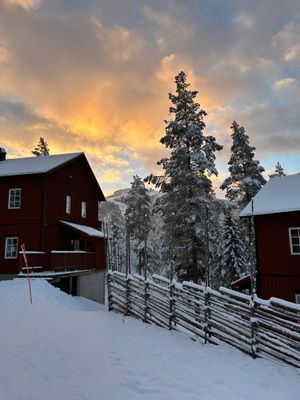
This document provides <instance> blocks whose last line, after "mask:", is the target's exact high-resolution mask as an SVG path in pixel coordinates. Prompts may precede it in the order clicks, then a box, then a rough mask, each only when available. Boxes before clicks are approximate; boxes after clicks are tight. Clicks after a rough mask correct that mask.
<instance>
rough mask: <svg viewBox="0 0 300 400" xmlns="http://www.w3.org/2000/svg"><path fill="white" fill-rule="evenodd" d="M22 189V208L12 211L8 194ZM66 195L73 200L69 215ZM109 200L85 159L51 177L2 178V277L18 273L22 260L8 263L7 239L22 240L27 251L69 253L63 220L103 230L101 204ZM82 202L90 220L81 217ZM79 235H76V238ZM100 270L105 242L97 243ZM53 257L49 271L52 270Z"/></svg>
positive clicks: (99, 241)
mask: <svg viewBox="0 0 300 400" xmlns="http://www.w3.org/2000/svg"><path fill="white" fill-rule="evenodd" d="M11 188H21V189H22V199H21V208H20V209H15V210H9V209H8V191H9V189H11ZM66 195H70V196H71V198H72V205H71V214H70V215H69V214H66V210H65V207H66ZM99 200H105V198H104V196H103V194H102V192H101V189H100V188H99V186H98V183H97V181H96V179H95V177H94V175H93V172H92V170H91V168H90V166H89V164H88V162H87V161H86V159H85V157H84V156H82V157H79V158H76V159H75V160H72V161H71V162H70V163H68V164H66V165H65V166H62V167H60V168H58V169H57V170H55V171H53V172H51V173H49V174H41V175H28V176H15V177H5V178H0V210H1V214H0V215H1V218H0V273H8V274H9V273H12V274H13V273H17V272H18V269H19V265H18V264H19V263H18V260H5V259H4V250H5V238H6V237H7V236H17V237H19V244H21V243H23V242H24V243H25V244H26V249H27V250H35V251H44V252H46V253H49V254H50V252H51V251H52V250H66V240H67V238H68V235H69V234H70V233H69V231H68V230H67V228H66V227H63V225H62V224H60V223H59V220H64V221H70V222H73V223H77V224H81V225H87V226H91V227H94V228H96V229H101V223H100V222H99V221H98V201H99ZM81 201H85V202H86V203H87V217H86V218H82V217H81ZM74 235H75V236H76V234H73V236H74ZM96 243H97V246H96V254H97V256H96V258H97V260H98V261H97V266H98V268H99V267H100V266H101V269H102V268H105V249H104V240H103V239H101V240H97V241H96ZM50 261H51V260H50V255H48V256H47V257H46V259H45V263H46V264H47V265H45V267H49V266H50Z"/></svg>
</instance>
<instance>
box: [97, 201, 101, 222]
mask: <svg viewBox="0 0 300 400" xmlns="http://www.w3.org/2000/svg"><path fill="white" fill-rule="evenodd" d="M98 221H101V201H98Z"/></svg>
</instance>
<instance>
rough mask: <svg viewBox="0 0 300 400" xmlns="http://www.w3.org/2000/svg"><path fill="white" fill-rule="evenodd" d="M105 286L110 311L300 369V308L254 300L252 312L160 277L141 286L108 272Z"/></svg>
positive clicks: (243, 304) (245, 300) (133, 278)
mask: <svg viewBox="0 0 300 400" xmlns="http://www.w3.org/2000/svg"><path fill="white" fill-rule="evenodd" d="M107 283H108V307H109V310H115V311H119V312H121V313H124V314H126V315H132V316H135V317H137V318H141V319H143V321H145V322H150V323H154V324H156V325H159V326H161V327H164V328H168V329H174V330H177V331H180V332H184V333H186V334H189V335H192V337H193V338H194V339H195V338H197V337H200V338H203V339H204V341H205V342H210V343H214V344H217V343H219V341H220V340H221V341H223V342H226V343H229V344H231V345H233V346H235V347H237V348H239V349H240V350H242V351H244V352H246V353H248V354H250V355H252V356H253V357H263V358H271V359H276V360H279V361H282V362H286V363H289V364H292V365H294V366H296V367H299V368H300V351H299V349H300V305H297V304H294V303H290V302H287V301H285V300H281V299H277V298H271V299H270V300H262V299H259V298H258V297H257V296H255V297H254V299H253V303H254V307H253V304H252V305H251V301H252V300H251V297H250V296H249V295H246V294H243V293H239V292H236V291H234V290H231V289H228V288H223V287H222V288H220V290H219V291H216V290H213V289H211V288H209V287H207V288H205V286H201V285H197V284H195V283H192V282H183V283H179V282H177V281H176V280H174V279H173V280H172V283H171V284H170V281H169V280H168V279H167V278H165V277H162V276H159V275H153V277H152V278H151V277H149V278H147V279H146V280H145V278H144V277H142V276H140V275H137V274H132V275H128V276H126V275H125V274H123V273H120V272H116V271H114V272H112V271H109V272H108V276H107Z"/></svg>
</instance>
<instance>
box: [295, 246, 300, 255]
mask: <svg viewBox="0 0 300 400" xmlns="http://www.w3.org/2000/svg"><path fill="white" fill-rule="evenodd" d="M293 253H296V254H300V246H296V245H295V246H293Z"/></svg>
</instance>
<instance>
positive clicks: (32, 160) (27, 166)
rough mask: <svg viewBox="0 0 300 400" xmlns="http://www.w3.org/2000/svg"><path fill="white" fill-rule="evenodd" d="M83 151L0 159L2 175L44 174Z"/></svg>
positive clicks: (0, 175)
mask: <svg viewBox="0 0 300 400" xmlns="http://www.w3.org/2000/svg"><path fill="white" fill-rule="evenodd" d="M80 154H83V153H69V154H57V155H54V156H44V157H26V158H13V159H8V160H4V161H0V177H2V176H15V175H31V174H43V173H47V172H49V171H51V170H52V169H54V168H57V167H59V166H60V165H63V164H65V163H66V162H68V161H71V160H72V159H74V158H76V157H78V156H79V155H80Z"/></svg>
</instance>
